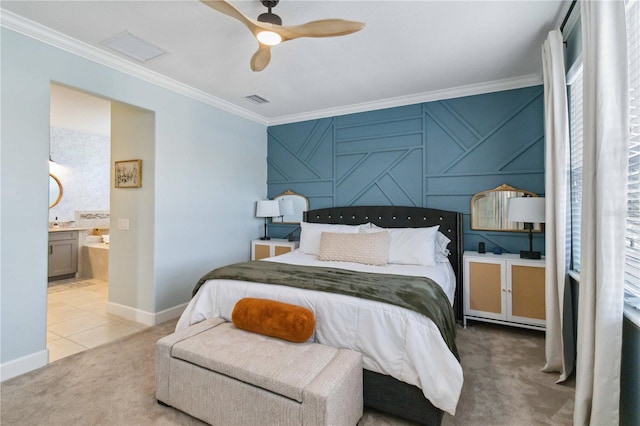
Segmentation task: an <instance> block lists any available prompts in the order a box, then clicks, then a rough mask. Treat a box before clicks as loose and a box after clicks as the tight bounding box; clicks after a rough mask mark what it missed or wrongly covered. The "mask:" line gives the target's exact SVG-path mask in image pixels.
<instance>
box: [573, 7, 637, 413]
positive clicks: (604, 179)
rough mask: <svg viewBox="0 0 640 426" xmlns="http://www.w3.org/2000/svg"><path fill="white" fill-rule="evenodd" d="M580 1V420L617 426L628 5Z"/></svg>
mask: <svg viewBox="0 0 640 426" xmlns="http://www.w3.org/2000/svg"><path fill="white" fill-rule="evenodd" d="M580 3H581V17H582V43H583V55H582V58H583V72H584V88H583V91H584V110H583V111H584V133H583V138H584V162H583V175H582V176H583V177H582V182H583V190H582V195H583V200H582V234H581V238H582V246H581V251H582V255H581V259H580V264H581V271H580V297H579V306H578V345H577V349H578V352H577V359H576V399H575V409H574V416H573V421H574V424H575V425H586V424H591V425H617V424H618V423H619V399H620V356H621V344H622V319H623V297H624V291H623V290H624V233H625V220H626V209H627V206H626V185H627V168H628V163H627V161H628V160H627V155H628V154H627V153H628V141H629V101H628V97H629V92H628V71H627V38H626V24H625V11H624V7H625V6H624V3H623V1H621V0H616V1H581V2H580Z"/></svg>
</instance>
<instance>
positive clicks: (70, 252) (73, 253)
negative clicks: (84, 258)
mask: <svg viewBox="0 0 640 426" xmlns="http://www.w3.org/2000/svg"><path fill="white" fill-rule="evenodd" d="M77 272H78V231H77V230H70V229H64V228H61V229H56V230H49V271H48V277H49V281H55V280H60V279H65V278H73V277H75V276H76V273H77Z"/></svg>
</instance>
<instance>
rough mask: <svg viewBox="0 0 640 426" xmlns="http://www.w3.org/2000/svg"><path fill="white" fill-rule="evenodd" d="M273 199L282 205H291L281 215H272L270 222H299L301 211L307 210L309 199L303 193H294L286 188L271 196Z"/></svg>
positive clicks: (300, 220)
mask: <svg viewBox="0 0 640 426" xmlns="http://www.w3.org/2000/svg"><path fill="white" fill-rule="evenodd" d="M273 199H274V200H278V202H280V203H282V204H281V206H282V205H288V206H290V207H292V209H291V210H289V209H287V210H289V211H287V212H286V213H288V214H284V215H283V216H279V217H274V218H273V220H272V223H294V224H297V223H300V222H302V213H303V212H306V211H307V210H309V200H308V199H307V197H305V196H304V195H300V194H296V193H295V192H293V191H292V190H290V189H287V190H286V191H284V192H283V193H282V194H280V195H276V196H275V197H273Z"/></svg>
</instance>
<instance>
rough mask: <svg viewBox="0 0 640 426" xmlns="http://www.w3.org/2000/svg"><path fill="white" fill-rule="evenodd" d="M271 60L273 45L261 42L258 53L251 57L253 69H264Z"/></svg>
mask: <svg viewBox="0 0 640 426" xmlns="http://www.w3.org/2000/svg"><path fill="white" fill-rule="evenodd" d="M269 61H271V46H267V45H264V44H260V46H259V47H258V50H257V51H256V53H254V54H253V56H252V57H251V70H252V71H262V70H263V69H265V68H266V67H267V65H269Z"/></svg>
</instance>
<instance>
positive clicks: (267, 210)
mask: <svg viewBox="0 0 640 426" xmlns="http://www.w3.org/2000/svg"><path fill="white" fill-rule="evenodd" d="M278 216H280V207H279V204H278V200H259V201H258V202H257V203H256V217H264V237H261V238H260V239H261V240H270V239H271V238H270V237H269V236H268V235H267V218H270V217H278Z"/></svg>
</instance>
